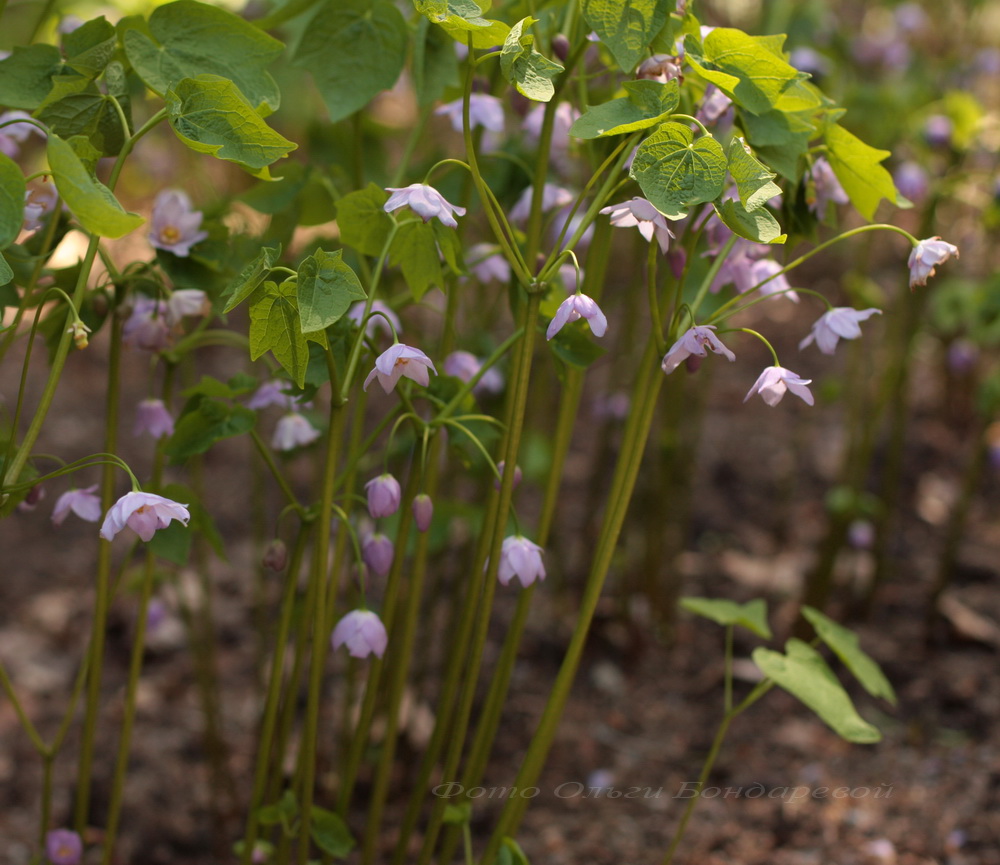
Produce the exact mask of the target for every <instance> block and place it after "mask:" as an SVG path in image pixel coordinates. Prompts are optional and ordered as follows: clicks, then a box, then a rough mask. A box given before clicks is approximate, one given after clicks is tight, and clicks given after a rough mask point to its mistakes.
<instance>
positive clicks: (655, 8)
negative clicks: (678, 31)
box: [583, 0, 674, 72]
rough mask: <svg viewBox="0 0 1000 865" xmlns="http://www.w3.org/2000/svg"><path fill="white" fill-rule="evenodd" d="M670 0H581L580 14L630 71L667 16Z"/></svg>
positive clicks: (665, 21)
mask: <svg viewBox="0 0 1000 865" xmlns="http://www.w3.org/2000/svg"><path fill="white" fill-rule="evenodd" d="M673 8H674V3H673V0H584V4H583V17H584V18H586V19H587V23H588V24H589V25H590V26H591V27H592V28H593V30H594V31H595V32H596V33H597V35H598V36H600V37H601V42H603V43H604V44H605V45H607V46H608V48H609V49H610V51H611V53H612V55H614V58H615V61H616V62H617V63H618V65H619V66H621V68H622V69H623V70H624V71H625V72H631V71H632V70H633V69H634V68H635V65H636V64H637V63H638V62H639V61H640V60H641V59H642V58H643V57H644V56H645V54H646V49H647V48H648V47H649V45H650V43H651V42H652V41H653V40H654V39H655V38H656V37H657V35H658V34H659V33H660V31H661V30H662V29H663V27H664V25H665V24H666V23H667V21H668V20H669V18H670V12H671V11H672V10H673Z"/></svg>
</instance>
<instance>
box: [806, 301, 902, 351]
mask: <svg viewBox="0 0 1000 865" xmlns="http://www.w3.org/2000/svg"><path fill="white" fill-rule="evenodd" d="M881 314H882V310H880V309H851V307H849V306H835V307H834V308H833V309H830V310H827V311H826V312H824V313H823V314H822V315H821V316H820V317H819V318H818V319H817V320H816V321H815V322H814V323H813V326H812V331H810V333H809V336H807V337H806V338H805V339H804V340H802V342H800V343H799V348H800V349H802V348H805V347H806V346H809V345H812V343H813V341H814V340H815V342H816V347H817V348H818V349H819V350H820V351H821V352H823V354H833V353H834V351H836V349H837V342H838V341H840V340H841V339H857V338H858V337H860V336H861V327H860V322H862V321H867V320H868V319H869V318H871V317H872V316H873V315H881Z"/></svg>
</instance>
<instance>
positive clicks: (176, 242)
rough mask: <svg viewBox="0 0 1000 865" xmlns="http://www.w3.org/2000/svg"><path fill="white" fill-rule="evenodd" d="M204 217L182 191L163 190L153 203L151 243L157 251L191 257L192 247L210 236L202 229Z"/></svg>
mask: <svg viewBox="0 0 1000 865" xmlns="http://www.w3.org/2000/svg"><path fill="white" fill-rule="evenodd" d="M203 218H204V214H202V212H201V211H200V210H195V209H194V207H193V205H192V204H191V199H190V198H189V197H188V194H187V193H186V192H184V191H183V190H181V189H163V190H161V191H160V192H159V193H157V196H156V198H155V199H154V201H153V214H152V217H151V218H150V221H149V242H150V245H152V246H154V247H156V248H157V249H162V250H165V251H166V252H171V253H173V254H174V255H177V256H179V257H181V258H186V257H187V256H188V255H190V254H191V247H192V246H194V245H195V244H196V243H200V242H201V241H203V240H204V239H205V238H206V237H208V232H207V231H202V230H201V221H202V219H203Z"/></svg>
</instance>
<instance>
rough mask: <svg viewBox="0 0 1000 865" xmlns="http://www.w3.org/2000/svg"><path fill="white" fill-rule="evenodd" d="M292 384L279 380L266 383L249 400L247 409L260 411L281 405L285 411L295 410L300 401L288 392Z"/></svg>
mask: <svg viewBox="0 0 1000 865" xmlns="http://www.w3.org/2000/svg"><path fill="white" fill-rule="evenodd" d="M290 384H291V382H287V381H283V380H282V379H277V378H275V379H271V381H266V382H264V384H262V385H261V386H260V387H259V388H257V390H255V391H254V393H253V396H251V397H250V399H248V400H247V408H251V409H253V410H254V411H258V410H260V409H262V408H267V407H268V406H272V405H280V406H281V407H282V408H284V409H289V410H291V409H294V408H295V407H296V406H297V405H298V402H299V399H298V397H296V396H292V395H291V394H289V393H288V392H287V388H288V387H289V386H290Z"/></svg>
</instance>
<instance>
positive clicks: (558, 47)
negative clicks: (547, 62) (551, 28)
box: [552, 33, 569, 63]
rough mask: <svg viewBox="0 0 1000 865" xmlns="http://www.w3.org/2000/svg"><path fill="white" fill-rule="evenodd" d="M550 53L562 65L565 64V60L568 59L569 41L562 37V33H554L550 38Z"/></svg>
mask: <svg viewBox="0 0 1000 865" xmlns="http://www.w3.org/2000/svg"><path fill="white" fill-rule="evenodd" d="M552 53H553V54H555V55H556V57H558V58H559V59H560V60H561V61H562V62H563V63H565V62H566V58H567V57H569V39H567V38H566V37H565V36H563V34H562V33H556V35H555V36H553V37H552Z"/></svg>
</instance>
